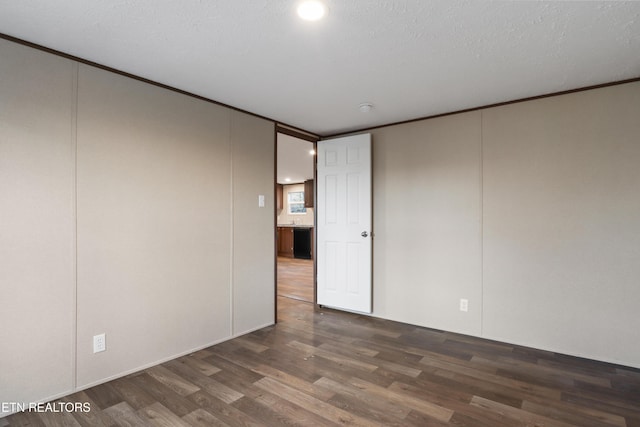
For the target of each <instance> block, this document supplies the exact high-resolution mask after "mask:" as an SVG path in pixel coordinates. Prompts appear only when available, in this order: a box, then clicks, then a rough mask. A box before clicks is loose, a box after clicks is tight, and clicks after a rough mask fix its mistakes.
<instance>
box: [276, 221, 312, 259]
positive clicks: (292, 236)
mask: <svg viewBox="0 0 640 427" xmlns="http://www.w3.org/2000/svg"><path fill="white" fill-rule="evenodd" d="M277 230H278V233H277V239H278V242H277V244H278V256H282V257H287V258H306V259H313V246H314V242H313V227H278V228H277Z"/></svg>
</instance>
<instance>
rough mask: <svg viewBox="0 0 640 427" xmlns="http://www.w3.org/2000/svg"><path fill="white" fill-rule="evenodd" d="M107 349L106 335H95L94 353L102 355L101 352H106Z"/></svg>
mask: <svg viewBox="0 0 640 427" xmlns="http://www.w3.org/2000/svg"><path fill="white" fill-rule="evenodd" d="M106 349H107V338H106V337H105V334H100V335H94V336H93V352H94V353H100V352H101V351H105V350H106Z"/></svg>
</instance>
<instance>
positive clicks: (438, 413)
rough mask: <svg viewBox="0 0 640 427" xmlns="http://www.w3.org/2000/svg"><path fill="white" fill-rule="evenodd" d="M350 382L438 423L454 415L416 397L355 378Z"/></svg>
mask: <svg viewBox="0 0 640 427" xmlns="http://www.w3.org/2000/svg"><path fill="white" fill-rule="evenodd" d="M349 382H350V383H351V384H352V385H354V386H355V387H358V388H359V389H361V390H364V391H366V392H367V393H371V394H372V395H374V396H378V397H381V398H383V399H387V400H389V401H391V402H394V403H396V404H398V405H406V406H408V407H409V408H410V409H413V410H415V411H419V412H422V413H423V414H425V415H427V416H430V417H432V418H435V419H436V420H438V421H445V422H446V421H449V420H450V419H451V416H452V415H453V411H452V410H450V409H447V408H443V407H442V406H439V405H436V404H434V403H431V402H428V401H425V400H422V399H418V398H416V397H414V396H409V395H405V394H400V393H396V392H394V391H391V390H389V389H386V388H383V387H380V386H377V385H375V384H371V383H368V382H366V381H363V380H361V379H359V378H355V377H354V378H352V379H351V381H349Z"/></svg>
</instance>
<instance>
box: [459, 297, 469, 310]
mask: <svg viewBox="0 0 640 427" xmlns="http://www.w3.org/2000/svg"><path fill="white" fill-rule="evenodd" d="M460 311H469V300H468V299H464V298H460Z"/></svg>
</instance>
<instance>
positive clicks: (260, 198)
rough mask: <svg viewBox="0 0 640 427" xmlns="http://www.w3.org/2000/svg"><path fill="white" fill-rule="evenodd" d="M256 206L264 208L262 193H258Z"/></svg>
mask: <svg viewBox="0 0 640 427" xmlns="http://www.w3.org/2000/svg"><path fill="white" fill-rule="evenodd" d="M258 207H259V208H264V195H262V194H260V195H258Z"/></svg>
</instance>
